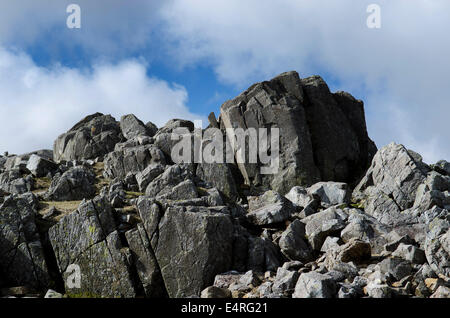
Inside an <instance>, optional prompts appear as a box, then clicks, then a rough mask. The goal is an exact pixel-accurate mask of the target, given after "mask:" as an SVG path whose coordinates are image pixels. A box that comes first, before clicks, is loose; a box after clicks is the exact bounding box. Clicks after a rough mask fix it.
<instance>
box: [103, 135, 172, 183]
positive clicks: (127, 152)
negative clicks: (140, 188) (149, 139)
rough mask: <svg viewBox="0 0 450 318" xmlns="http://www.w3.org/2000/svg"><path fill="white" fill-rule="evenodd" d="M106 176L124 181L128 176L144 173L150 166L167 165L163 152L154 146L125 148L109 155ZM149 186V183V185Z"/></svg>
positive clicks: (106, 162)
mask: <svg viewBox="0 0 450 318" xmlns="http://www.w3.org/2000/svg"><path fill="white" fill-rule="evenodd" d="M104 163H105V170H104V173H103V174H104V176H105V177H107V178H110V179H114V178H119V179H124V178H125V177H126V176H127V174H129V173H132V174H137V173H140V172H141V173H142V172H143V171H144V170H145V169H146V168H147V167H148V166H149V165H152V164H161V165H164V164H165V157H164V154H163V153H162V151H161V150H160V149H159V148H157V147H156V146H154V145H152V144H144V145H137V146H131V147H124V148H122V149H120V150H117V147H116V150H115V151H113V152H111V153H109V154H108V155H107V156H106V157H105V160H104ZM147 184H148V183H147Z"/></svg>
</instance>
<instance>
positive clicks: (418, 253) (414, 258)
mask: <svg viewBox="0 0 450 318" xmlns="http://www.w3.org/2000/svg"><path fill="white" fill-rule="evenodd" d="M392 256H394V257H400V258H402V259H404V260H407V261H410V262H411V263H414V264H423V263H425V262H426V257H425V252H424V251H423V250H422V249H420V248H418V247H416V246H414V245H408V244H403V243H400V245H399V246H398V247H397V249H396V250H395V251H394V253H392Z"/></svg>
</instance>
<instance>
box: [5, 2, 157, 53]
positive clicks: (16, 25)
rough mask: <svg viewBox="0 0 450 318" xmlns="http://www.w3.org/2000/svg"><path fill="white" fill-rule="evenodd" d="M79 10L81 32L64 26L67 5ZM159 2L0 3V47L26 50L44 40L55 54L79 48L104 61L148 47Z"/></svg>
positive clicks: (152, 35)
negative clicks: (76, 7) (79, 8)
mask: <svg viewBox="0 0 450 318" xmlns="http://www.w3.org/2000/svg"><path fill="white" fill-rule="evenodd" d="M72 3H76V4H78V5H79V6H80V7H81V29H68V28H67V25H66V20H67V17H68V16H69V13H67V12H66V9H67V6H68V5H69V4H72ZM164 3H165V1H164V0H152V1H142V0H136V1H128V0H108V1H92V0H77V1H73V0H39V1H36V0H18V1H1V2H0V44H1V45H3V46H8V47H11V46H12V47H21V48H25V47H29V46H32V45H35V44H38V43H40V42H42V41H46V42H47V41H48V42H49V43H48V46H49V49H51V50H53V51H54V52H53V53H54V54H55V53H57V51H58V50H63V49H65V50H68V49H78V48H82V49H84V50H86V51H89V53H90V54H95V55H100V56H103V57H105V58H109V57H113V56H114V57H117V56H118V55H122V56H125V55H126V54H127V53H130V52H135V51H136V50H138V49H141V48H144V47H147V46H151V44H152V40H151V38H152V37H154V36H156V35H155V34H154V33H153V31H154V28H155V26H156V24H157V23H158V22H159V20H158V12H159V9H160V7H161V6H162V5H163V4H164Z"/></svg>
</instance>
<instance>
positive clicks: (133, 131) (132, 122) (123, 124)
mask: <svg viewBox="0 0 450 318" xmlns="http://www.w3.org/2000/svg"><path fill="white" fill-rule="evenodd" d="M120 129H121V131H122V135H123V136H124V137H125V138H126V139H133V138H135V137H137V136H149V137H153V135H152V134H151V133H152V132H151V131H149V129H148V127H147V126H146V125H144V123H143V122H142V121H140V120H139V118H137V117H136V116H134V115H133V114H128V115H124V116H122V117H121V118H120Z"/></svg>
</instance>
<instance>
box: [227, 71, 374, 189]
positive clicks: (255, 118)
mask: <svg viewBox="0 0 450 318" xmlns="http://www.w3.org/2000/svg"><path fill="white" fill-rule="evenodd" d="M220 118H221V128H234V129H236V128H241V129H243V130H247V129H248V128H256V129H257V128H271V127H274V128H279V129H280V136H281V138H282V140H281V143H280V145H281V146H280V164H279V171H278V173H277V174H275V175H264V174H261V173H260V169H259V167H260V165H258V164H251V163H242V164H241V163H239V164H238V166H239V169H240V171H241V174H242V175H243V177H244V180H245V182H246V183H247V184H262V185H264V186H266V187H267V188H271V189H273V190H275V191H278V192H280V193H283V194H284V193H287V192H288V191H289V190H290V189H291V188H292V187H293V186H295V185H311V184H313V183H315V182H317V181H320V179H322V180H336V181H343V182H350V181H354V180H355V179H356V178H357V177H359V176H358V174H362V173H363V171H364V169H365V168H366V167H367V166H368V165H369V163H370V159H371V155H370V151H369V149H371V150H372V152H374V151H373V148H374V144H373V143H372V142H371V141H370V139H369V138H368V137H367V132H366V127H365V119H364V110H363V105H362V102H360V101H357V100H355V99H354V98H353V97H351V96H350V95H349V94H342V93H336V94H331V93H330V91H329V90H328V87H327V86H326V84H325V83H324V82H323V80H322V79H321V78H319V77H311V78H307V79H303V80H301V79H300V78H299V76H298V73H297V72H288V73H283V74H280V75H279V76H277V77H275V78H274V79H272V80H271V81H268V82H262V83H257V84H254V85H252V86H251V87H250V88H249V89H248V90H246V91H245V92H243V93H242V94H241V95H239V96H238V97H236V98H235V99H233V100H230V101H227V102H225V103H224V104H223V105H222V106H221V114H220ZM247 162H248V161H247ZM316 162H317V164H316Z"/></svg>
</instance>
